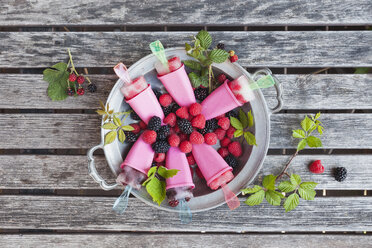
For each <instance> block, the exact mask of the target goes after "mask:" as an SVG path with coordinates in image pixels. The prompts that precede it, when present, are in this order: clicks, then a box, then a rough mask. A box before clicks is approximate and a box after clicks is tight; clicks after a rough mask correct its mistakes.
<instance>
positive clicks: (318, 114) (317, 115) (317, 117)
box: [315, 112, 320, 120]
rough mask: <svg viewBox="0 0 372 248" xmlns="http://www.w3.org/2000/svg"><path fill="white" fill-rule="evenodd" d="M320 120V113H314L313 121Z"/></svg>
mask: <svg viewBox="0 0 372 248" xmlns="http://www.w3.org/2000/svg"><path fill="white" fill-rule="evenodd" d="M319 118H320V112H318V113H316V115H315V120H316V119H319Z"/></svg>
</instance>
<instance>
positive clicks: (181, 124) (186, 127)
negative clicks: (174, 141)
mask: <svg viewBox="0 0 372 248" xmlns="http://www.w3.org/2000/svg"><path fill="white" fill-rule="evenodd" d="M177 126H178V128H179V129H180V130H181V131H182V132H183V133H185V134H191V133H192V126H191V122H190V121H189V120H187V119H180V120H178V121H177Z"/></svg>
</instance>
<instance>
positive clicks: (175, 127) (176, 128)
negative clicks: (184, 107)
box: [173, 123, 181, 133]
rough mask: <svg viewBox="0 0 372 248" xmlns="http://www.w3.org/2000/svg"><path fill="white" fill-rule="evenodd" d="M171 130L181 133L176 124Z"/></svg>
mask: <svg viewBox="0 0 372 248" xmlns="http://www.w3.org/2000/svg"><path fill="white" fill-rule="evenodd" d="M173 130H174V131H175V132H176V133H179V132H181V130H180V128H179V127H178V126H177V123H176V125H174V128H173Z"/></svg>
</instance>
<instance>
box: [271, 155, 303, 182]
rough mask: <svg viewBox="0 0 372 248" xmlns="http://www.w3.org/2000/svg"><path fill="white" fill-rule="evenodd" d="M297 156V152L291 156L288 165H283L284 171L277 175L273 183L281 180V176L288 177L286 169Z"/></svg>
mask: <svg viewBox="0 0 372 248" xmlns="http://www.w3.org/2000/svg"><path fill="white" fill-rule="evenodd" d="M297 155H298V151H297V150H296V152H295V153H294V154H293V155H292V157H291V158H290V159H289V161H288V163H287V164H286V165H285V167H284V169H283V170H282V172H281V173H280V174H279V176H278V177H277V178H276V180H275V181H277V180H279V179H280V178H282V176H283V175H287V176H289V177H290V175H289V174H288V173H287V169H288V167H289V165H290V164H291V163H292V160H293V159H294V158H295V157H296V156H297Z"/></svg>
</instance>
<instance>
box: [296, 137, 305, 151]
mask: <svg viewBox="0 0 372 248" xmlns="http://www.w3.org/2000/svg"><path fill="white" fill-rule="evenodd" d="M306 144H307V141H306V139H302V140H301V141H300V142H298V145H297V151H301V150H303V149H304V148H305V147H306Z"/></svg>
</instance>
